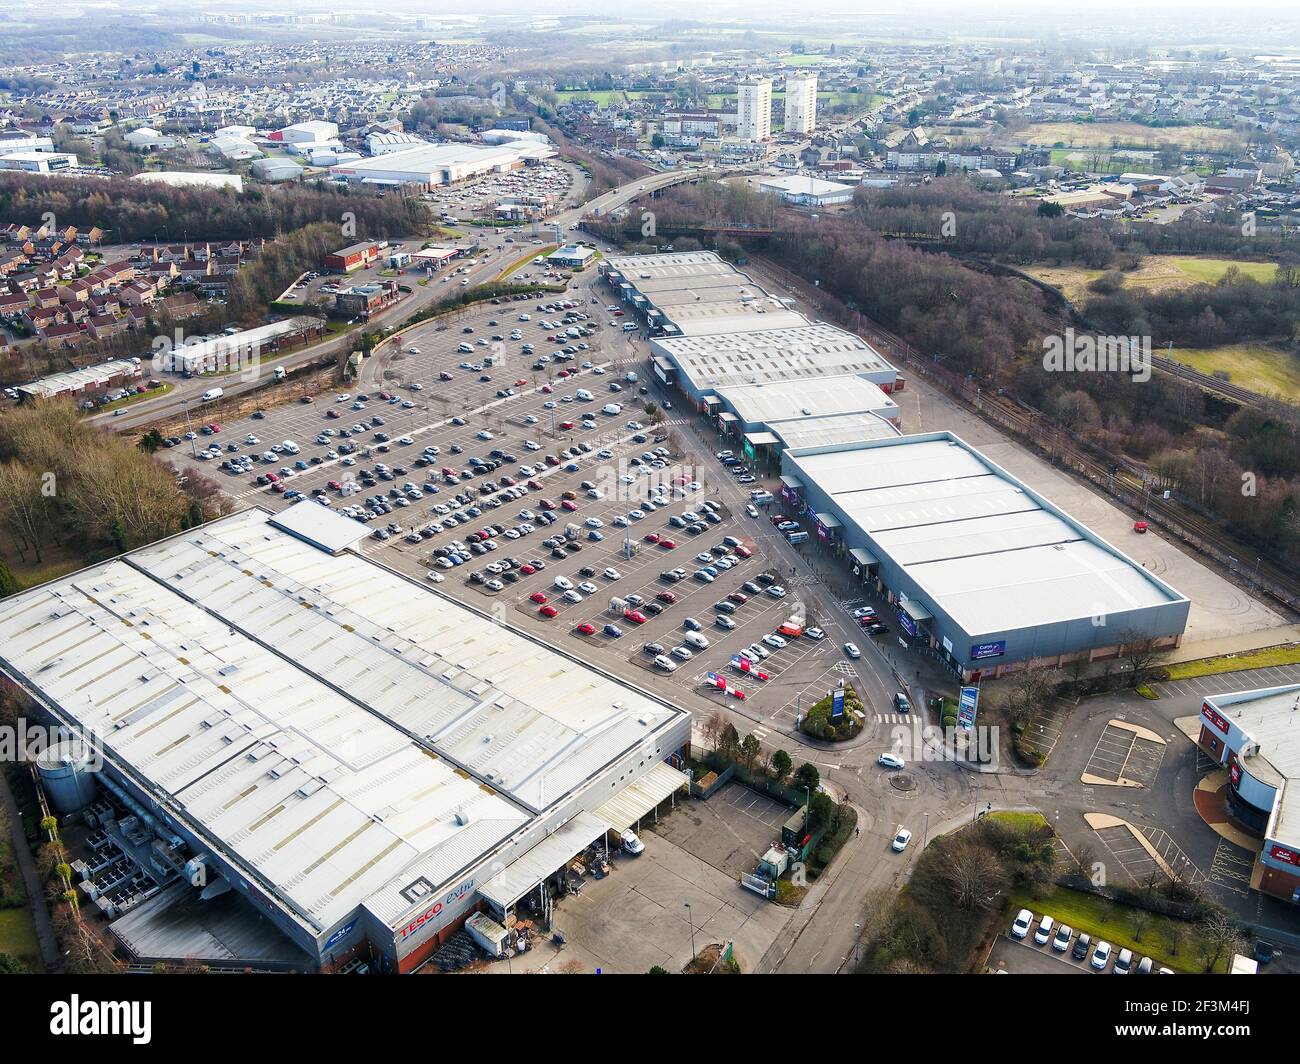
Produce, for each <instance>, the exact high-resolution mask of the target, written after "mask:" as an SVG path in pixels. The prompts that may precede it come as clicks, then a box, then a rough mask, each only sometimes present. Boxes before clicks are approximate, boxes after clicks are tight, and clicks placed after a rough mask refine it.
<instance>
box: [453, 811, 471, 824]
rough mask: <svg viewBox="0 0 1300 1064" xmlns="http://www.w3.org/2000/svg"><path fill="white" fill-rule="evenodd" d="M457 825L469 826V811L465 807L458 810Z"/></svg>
mask: <svg viewBox="0 0 1300 1064" xmlns="http://www.w3.org/2000/svg"><path fill="white" fill-rule="evenodd" d="M456 826H457V827H461V828H464V827H469V813H467V812H466V811H465V810H464V809H457V810H456Z"/></svg>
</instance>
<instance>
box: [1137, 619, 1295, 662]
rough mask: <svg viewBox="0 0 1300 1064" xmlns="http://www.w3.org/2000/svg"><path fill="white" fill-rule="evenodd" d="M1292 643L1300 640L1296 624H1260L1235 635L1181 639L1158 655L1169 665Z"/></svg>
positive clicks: (1161, 660)
mask: <svg viewBox="0 0 1300 1064" xmlns="http://www.w3.org/2000/svg"><path fill="white" fill-rule="evenodd" d="M1294 643H1300V624H1290V625H1285V626H1282V627H1279V628H1262V629H1260V630H1259V631H1257V632H1242V633H1241V634H1239V635H1226V636H1222V637H1220V638H1217V639H1200V640H1197V641H1196V642H1194V643H1186V642H1185V643H1183V645H1182V646H1180V647H1177V648H1176V649H1174V650H1171V651H1170V652H1169V653H1168V654H1163V655H1161V657H1160V664H1161V665H1173V664H1175V663H1177V662H1180V661H1199V660H1200V659H1201V658H1217V657H1222V656H1223V655H1225V654H1243V653H1245V652H1246V651H1248V650H1264V649H1266V648H1268V647H1278V646H1289V645H1291V644H1294Z"/></svg>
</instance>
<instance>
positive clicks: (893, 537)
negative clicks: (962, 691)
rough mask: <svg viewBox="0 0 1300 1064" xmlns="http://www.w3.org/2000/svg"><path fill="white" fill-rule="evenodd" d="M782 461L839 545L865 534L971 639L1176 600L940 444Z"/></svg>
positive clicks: (950, 442) (994, 474)
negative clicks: (819, 494)
mask: <svg viewBox="0 0 1300 1064" xmlns="http://www.w3.org/2000/svg"><path fill="white" fill-rule="evenodd" d="M786 453H787V455H788V456H789V459H790V461H791V462H792V468H794V469H796V470H797V471H798V472H799V474H800V476H801V477H802V479H803V480H804V481H805V482H806V483H807V484H809V485H816V487H817V488H819V489H820V490H821V491H823V492H825V493H826V494H827V495H828V496H829V497H830V500H831V501H832V502H833V503H834V505H835V507H836V509H837V510H839V511H840V512H841V513H842V514H843V515H844V517H845V523H846V525H849V526H850V530H849V531H848V532H847V533H846V535H845V539H846V540H847V541H848V542H850V543H852V542H854V540H855V539H858V538H860V535H861V533H866V534H867V536H869V537H870V540H871V550H872V552H873V553H876V554H880V555H881V556H883V557H887V558H890V559H892V560H893V561H894V562H896V563H897V564H899V565H902V566H903V567H904V568H905V569H906V570H907V573H908V575H909V576H910V577H911V578H912V579H913V580H914V581H915V582H916V584H917V586H918V587H919V588H920V589H921V590H922V591H923V592H924V596H925V598H926V599H927V601H928V602H929V603H930V604H932V605H934V606H937V607H938V608H940V609H942V610H943V612H945V613H947V614H948V615H949V616H950V617H952V618H953V619H954V620H956V622H957V623H958V624H960V625H961V626H962V628H963V629H964V630H965V631H967V632H969V633H971V634H976V633H981V632H1001V631H1013V630H1017V629H1022V628H1029V627H1034V626H1036V625H1043V624H1049V623H1052V622H1055V621H1060V620H1069V619H1075V618H1081V617H1082V618H1090V617H1093V616H1096V615H1098V614H1101V615H1116V614H1119V613H1122V612H1124V611H1127V610H1132V609H1136V608H1140V607H1144V606H1155V605H1160V604H1162V603H1169V602H1176V601H1179V600H1180V597H1179V596H1178V594H1177V592H1175V591H1173V590H1172V589H1170V588H1166V587H1165V586H1164V585H1162V584H1161V583H1160V582H1159V581H1158V580H1156V579H1155V578H1154V577H1152V576H1151V575H1150V574H1148V573H1147V572H1145V571H1144V570H1143V569H1142V568H1141V567H1140V566H1138V565H1137V564H1136V563H1134V562H1133V561H1132V560H1130V559H1129V558H1127V557H1125V556H1124V555H1122V554H1121V553H1120V552H1119V551H1117V550H1115V549H1114V548H1113V547H1110V546H1109V545H1108V544H1105V543H1103V542H1101V541H1096V542H1094V540H1093V539H1092V538H1090V534H1089V533H1088V532H1087V531H1086V530H1085V529H1084V528H1083V526H1081V525H1079V524H1078V523H1077V522H1074V521H1073V520H1071V519H1069V518H1068V517H1067V516H1065V515H1062V514H1060V513H1057V512H1054V511H1053V510H1052V509H1050V508H1049V506H1050V504H1047V505H1044V504H1042V503H1040V502H1039V500H1038V499H1037V498H1035V496H1034V495H1032V494H1031V493H1030V492H1029V491H1028V490H1026V488H1025V487H1024V485H1022V484H1020V483H1019V482H1018V481H1016V480H1014V479H1013V478H1012V477H1010V476H1009V475H1008V474H1006V473H1005V472H1003V471H1002V470H1000V469H998V468H997V467H996V466H994V465H993V464H992V463H991V462H989V461H988V460H987V459H986V458H984V457H983V456H982V455H980V454H979V453H978V452H976V451H973V450H971V449H970V448H969V447H967V446H966V445H965V444H964V443H962V442H961V441H960V440H958V439H957V438H956V437H953V436H951V435H949V434H943V435H938V436H935V435H925V436H918V437H906V436H905V437H900V438H898V439H897V440H896V441H890V440H882V441H879V442H874V443H867V444H863V445H861V446H846V447H840V448H835V449H828V450H825V451H818V450H816V449H810V450H808V451H803V452H800V451H788V452H786Z"/></svg>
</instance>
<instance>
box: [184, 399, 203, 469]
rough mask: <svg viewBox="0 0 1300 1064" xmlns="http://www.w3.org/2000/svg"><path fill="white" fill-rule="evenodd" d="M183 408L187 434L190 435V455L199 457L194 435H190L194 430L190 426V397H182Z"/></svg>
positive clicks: (195, 457)
mask: <svg viewBox="0 0 1300 1064" xmlns="http://www.w3.org/2000/svg"><path fill="white" fill-rule="evenodd" d="M181 408H182V409H183V410H184V411H185V435H187V436H190V456H191V457H192V458H194V459H197V458H198V457H199V456H198V452H197V450H196V449H195V447H194V437H193V436H191V435H190V434H191V433H192V432H193V431H194V430H193V429H192V428H190V401H189V400H188V399H182V400H181Z"/></svg>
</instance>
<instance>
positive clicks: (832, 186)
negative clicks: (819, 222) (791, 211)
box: [758, 175, 853, 207]
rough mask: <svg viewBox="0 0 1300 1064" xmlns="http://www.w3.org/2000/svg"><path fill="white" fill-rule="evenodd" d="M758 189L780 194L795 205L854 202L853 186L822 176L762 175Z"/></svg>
mask: <svg viewBox="0 0 1300 1064" xmlns="http://www.w3.org/2000/svg"><path fill="white" fill-rule="evenodd" d="M758 190H759V191H760V192H766V193H768V194H770V195H773V196H779V197H780V198H781V201H782V202H783V203H788V204H790V205H791V206H793V207H833V206H835V205H836V204H842V203H852V202H853V186H852V185H843V184H840V182H838V181H826V180H823V179H822V178H820V177H806V176H798V175H796V176H794V177H761V178H759V179H758Z"/></svg>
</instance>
